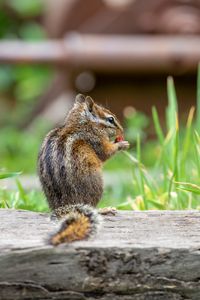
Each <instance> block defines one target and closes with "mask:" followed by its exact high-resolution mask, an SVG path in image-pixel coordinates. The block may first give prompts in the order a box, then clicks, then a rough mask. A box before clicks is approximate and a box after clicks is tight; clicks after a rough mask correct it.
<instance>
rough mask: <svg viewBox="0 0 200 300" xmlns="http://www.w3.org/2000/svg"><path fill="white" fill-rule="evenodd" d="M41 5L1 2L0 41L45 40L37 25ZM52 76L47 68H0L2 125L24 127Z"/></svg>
mask: <svg viewBox="0 0 200 300" xmlns="http://www.w3.org/2000/svg"><path fill="white" fill-rule="evenodd" d="M43 4H44V3H43V1H41V0H28V1H27V0H20V1H16V0H3V1H1V2H0V39H22V40H26V41H37V40H44V39H46V38H47V35H46V32H45V30H44V27H43V26H42V24H41V23H40V18H41V16H42V13H43V10H44V5H43ZM52 76H53V71H52V69H51V68H50V67H48V66H41V65H20V66H13V65H0V105H1V108H2V109H1V110H0V120H1V125H2V124H11V125H12V124H13V125H14V124H21V123H23V120H24V119H26V118H27V115H28V114H29V113H30V112H31V110H32V109H33V107H34V105H35V104H36V101H37V99H38V98H39V97H40V96H41V95H42V94H43V93H44V91H45V89H46V88H47V87H48V85H49V84H50V82H51V79H52Z"/></svg>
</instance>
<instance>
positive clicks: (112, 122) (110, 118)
mask: <svg viewBox="0 0 200 300" xmlns="http://www.w3.org/2000/svg"><path fill="white" fill-rule="evenodd" d="M106 121H108V122H109V123H110V124H114V123H115V120H114V118H113V117H107V118H106Z"/></svg>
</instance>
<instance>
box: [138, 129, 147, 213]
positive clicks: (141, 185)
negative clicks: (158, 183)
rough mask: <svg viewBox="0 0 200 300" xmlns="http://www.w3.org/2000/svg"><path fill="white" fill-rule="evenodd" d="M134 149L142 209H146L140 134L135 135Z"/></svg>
mask: <svg viewBox="0 0 200 300" xmlns="http://www.w3.org/2000/svg"><path fill="white" fill-rule="evenodd" d="M136 149H137V160H138V161H139V176H140V188H141V194H142V196H143V199H144V209H145V210H146V209H148V206H147V201H146V197H145V188H144V174H143V172H142V168H141V165H140V164H141V144H140V136H139V134H138V136H137V144H136Z"/></svg>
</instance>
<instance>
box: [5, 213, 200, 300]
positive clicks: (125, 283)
mask: <svg viewBox="0 0 200 300" xmlns="http://www.w3.org/2000/svg"><path fill="white" fill-rule="evenodd" d="M0 220H1V222H0V232H1V239H0V299H8V300H9V299H16V300H17V299H70V300H71V299H72V300H73V299H76V300H77V299H90V300H92V299H101V300H108V299H117V300H119V299H122V300H131V299H138V300H139V299H200V213H199V212H197V211H148V212H133V211H121V212H117V215H116V216H106V217H105V220H104V222H103V226H102V228H101V229H100V231H99V233H98V234H97V236H96V237H94V238H92V239H90V240H88V241H82V242H76V243H74V244H71V245H62V246H59V247H56V248H54V247H52V246H50V245H48V244H47V242H46V241H47V239H48V236H49V233H51V232H53V231H55V230H56V228H57V226H58V224H57V223H55V222H52V221H50V219H49V216H48V214H42V213H35V212H30V211H16V210H7V209H1V210H0Z"/></svg>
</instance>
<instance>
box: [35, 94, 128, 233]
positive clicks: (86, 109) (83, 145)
mask: <svg viewBox="0 0 200 300" xmlns="http://www.w3.org/2000/svg"><path fill="white" fill-rule="evenodd" d="M109 116H112V117H113V118H114V123H113V124H111V123H109V122H108V117H109ZM117 135H123V129H122V126H121V125H120V123H119V121H118V120H117V118H116V116H115V115H114V114H112V113H111V112H110V111H109V110H107V109H105V108H103V107H102V106H99V105H97V104H96V103H94V101H93V100H92V99H91V98H90V97H86V98H85V97H84V96H82V95H78V96H77V97H76V101H75V104H74V106H73V108H72V110H71V111H70V112H69V114H68V115H67V117H66V119H65V123H64V125H63V126H61V127H59V128H56V129H54V130H52V131H50V132H49V134H47V136H46V138H45V140H44V142H43V144H42V147H41V150H40V153H39V159H38V173H39V177H40V181H41V184H42V187H43V190H44V193H45V195H46V197H47V200H48V203H49V206H50V208H51V209H52V210H55V211H56V210H58V209H59V208H60V207H65V206H67V207H68V208H69V207H70V206H71V207H73V205H76V204H89V205H91V206H96V205H97V203H98V202H99V200H100V199H101V196H102V193H103V181H102V171H101V169H102V164H103V162H104V161H105V160H107V159H108V158H109V157H110V156H112V155H113V154H115V153H116V152H117V151H118V150H123V149H126V148H127V147H128V144H127V142H117V143H113V142H111V141H110V140H111V138H115V137H116V136H117ZM81 222H82V221H81ZM77 226H78V225H77ZM70 228H71V226H70ZM70 228H68V229H66V230H67V231H65V233H66V232H67V234H68V233H69V232H70ZM77 228H80V227H77ZM59 236H60V235H59ZM55 239H56V238H55Z"/></svg>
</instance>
